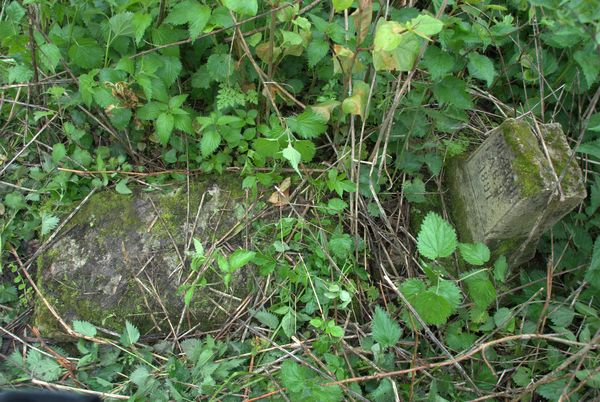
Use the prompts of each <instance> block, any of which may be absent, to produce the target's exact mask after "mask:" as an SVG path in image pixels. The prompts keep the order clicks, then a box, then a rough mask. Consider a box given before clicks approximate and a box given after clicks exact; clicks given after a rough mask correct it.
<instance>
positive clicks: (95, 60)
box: [69, 38, 104, 69]
mask: <svg viewBox="0 0 600 402" xmlns="http://www.w3.org/2000/svg"><path fill="white" fill-rule="evenodd" d="M69 58H70V60H71V63H73V64H75V65H76V66H79V67H81V68H86V69H90V68H96V67H101V66H102V60H103V59H104V49H103V48H102V47H101V46H100V45H99V44H98V42H97V41H96V40H95V39H91V38H81V39H79V40H77V41H75V43H74V44H73V45H71V47H70V48H69Z"/></svg>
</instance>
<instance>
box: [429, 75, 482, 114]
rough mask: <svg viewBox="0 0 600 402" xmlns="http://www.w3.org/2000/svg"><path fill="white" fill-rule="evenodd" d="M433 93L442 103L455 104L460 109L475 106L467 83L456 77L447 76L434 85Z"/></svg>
mask: <svg viewBox="0 0 600 402" xmlns="http://www.w3.org/2000/svg"><path fill="white" fill-rule="evenodd" d="M433 94H434V96H435V98H436V99H437V100H438V101H439V102H440V103H441V104H447V105H452V106H455V107H457V108H459V109H470V108H472V107H473V102H472V101H471V95H469V92H468V91H467V84H466V83H465V82H464V81H463V80H461V79H459V78H456V77H446V78H444V79H443V80H442V81H440V82H439V83H437V84H435V85H434V86H433Z"/></svg>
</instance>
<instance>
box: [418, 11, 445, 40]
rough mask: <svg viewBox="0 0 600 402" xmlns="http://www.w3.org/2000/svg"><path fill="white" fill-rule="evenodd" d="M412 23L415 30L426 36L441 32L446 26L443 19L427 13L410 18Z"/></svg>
mask: <svg viewBox="0 0 600 402" xmlns="http://www.w3.org/2000/svg"><path fill="white" fill-rule="evenodd" d="M410 25H411V26H412V29H413V31H416V32H418V33H419V34H420V35H422V36H426V37H429V36H432V35H435V34H438V33H440V31H441V30H442V28H443V27H444V23H443V22H442V21H440V20H438V19H437V18H434V17H432V16H430V15H427V14H421V15H419V16H418V17H416V18H413V19H412V20H410Z"/></svg>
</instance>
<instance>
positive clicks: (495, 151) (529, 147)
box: [447, 119, 586, 266]
mask: <svg viewBox="0 0 600 402" xmlns="http://www.w3.org/2000/svg"><path fill="white" fill-rule="evenodd" d="M539 130H540V135H541V137H542V138H543V143H542V142H541V141H540V140H539V139H538V137H537V136H536V135H535V134H534V132H533V131H532V129H531V127H530V126H529V124H528V123H527V122H526V121H525V120H513V119H508V120H506V121H505V122H504V123H502V124H501V125H500V126H499V127H497V128H496V129H494V130H492V131H491V132H490V133H489V136H488V138H486V140H485V141H484V142H483V143H482V144H481V145H480V146H479V147H478V148H477V149H476V150H475V151H473V152H472V153H471V154H470V155H469V156H468V157H466V158H461V159H455V160H452V161H451V162H450V163H449V166H448V169H447V173H448V182H447V183H448V191H449V195H450V198H451V204H452V216H453V221H454V224H455V225H456V226H457V229H458V231H459V235H460V236H461V240H462V241H473V242H483V243H485V244H487V245H488V246H489V247H490V248H491V250H492V252H493V254H495V255H500V254H505V255H506V256H507V257H509V261H510V262H511V265H513V266H516V265H519V264H521V263H523V262H526V261H528V260H529V259H531V258H532V257H533V255H534V254H535V248H536V245H537V241H538V239H539V237H540V236H541V234H542V233H543V232H544V231H545V230H547V229H549V228H551V227H552V226H553V225H554V224H555V223H556V222H557V221H559V220H560V219H561V218H562V217H563V216H564V215H566V214H567V213H569V212H570V211H571V210H573V208H575V207H576V206H577V205H578V204H579V203H580V202H581V201H582V200H583V199H584V198H585V197H586V191H585V185H584V181H583V176H582V173H581V169H580V168H579V166H578V165H577V163H576V161H575V158H572V157H571V155H572V151H571V149H570V148H569V146H568V143H567V140H566V137H565V135H564V133H563V132H562V129H561V127H560V125H559V124H546V125H539ZM543 144H545V147H546V150H547V154H548V156H549V158H548V157H547V156H546V151H545V150H544V146H543ZM548 159H550V161H551V162H552V163H550V161H549V160H548ZM559 183H560V185H559Z"/></svg>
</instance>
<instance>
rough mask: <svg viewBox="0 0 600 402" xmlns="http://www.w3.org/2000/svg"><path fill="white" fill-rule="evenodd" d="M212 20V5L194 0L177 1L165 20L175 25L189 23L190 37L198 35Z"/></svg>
mask: <svg viewBox="0 0 600 402" xmlns="http://www.w3.org/2000/svg"><path fill="white" fill-rule="evenodd" d="M209 20H210V7H208V6H205V5H202V4H200V3H199V2H197V1H194V0H187V1H183V2H180V3H177V4H176V5H175V6H174V7H173V8H172V9H171V11H170V12H169V15H168V16H167V18H165V22H166V23H168V24H173V25H182V24H186V23H187V24H189V31H190V37H191V38H195V37H197V36H198V35H199V34H200V33H201V32H202V30H203V29H204V27H205V26H206V24H207V23H208V21H209Z"/></svg>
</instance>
